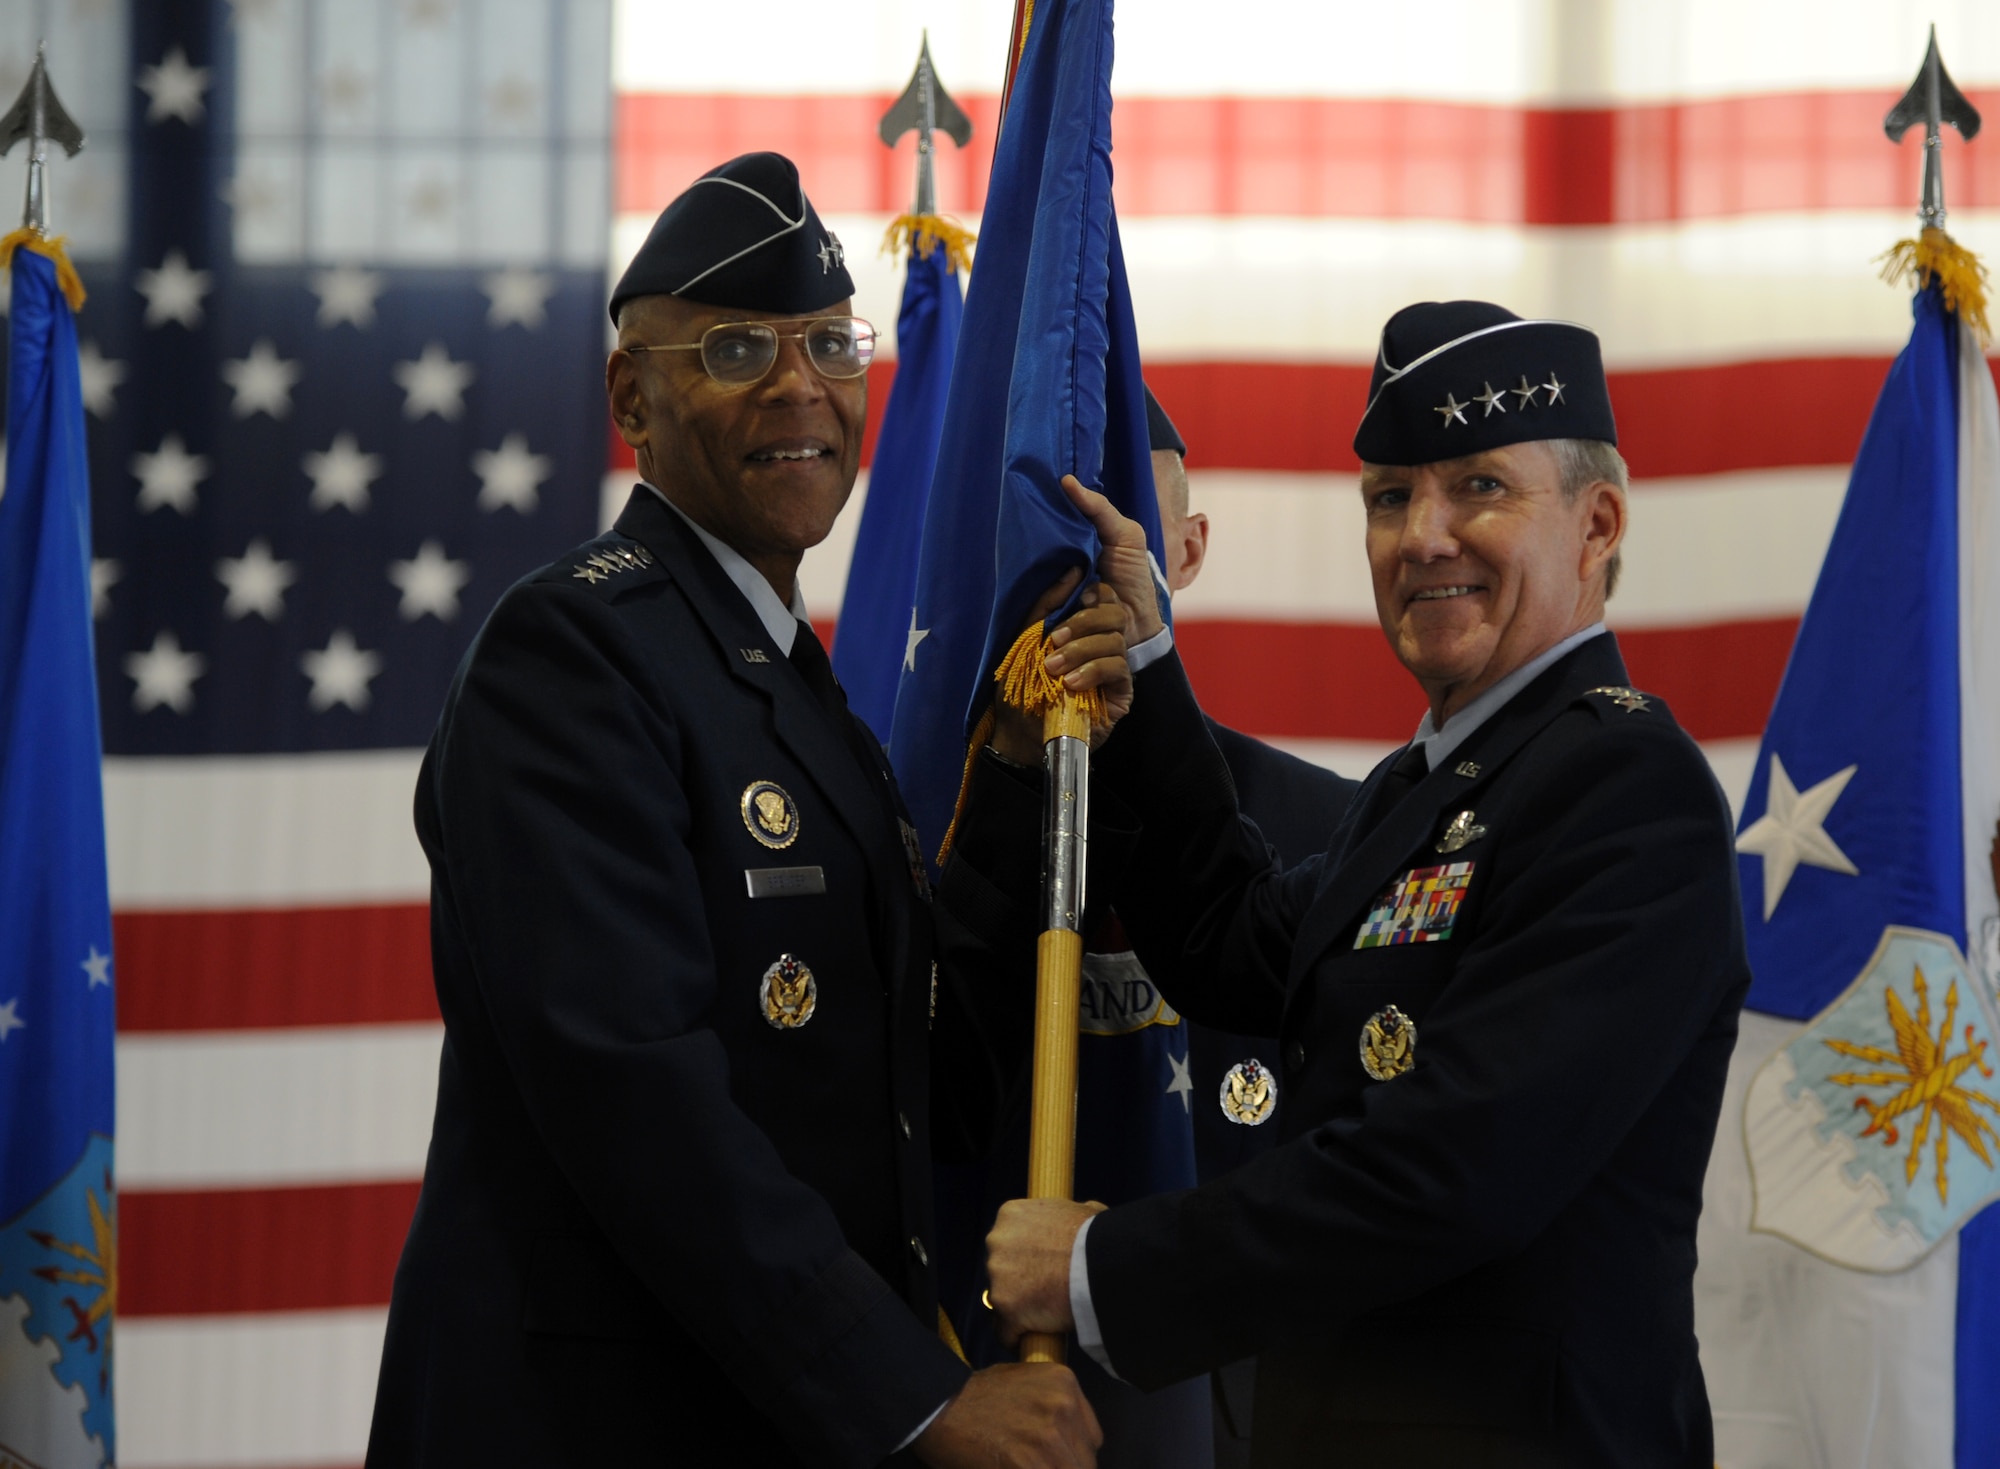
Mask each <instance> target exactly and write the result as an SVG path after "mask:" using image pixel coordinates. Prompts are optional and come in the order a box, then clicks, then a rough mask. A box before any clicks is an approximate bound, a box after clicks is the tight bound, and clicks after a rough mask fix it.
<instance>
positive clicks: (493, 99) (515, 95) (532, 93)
mask: <svg viewBox="0 0 2000 1469" xmlns="http://www.w3.org/2000/svg"><path fill="white" fill-rule="evenodd" d="M540 97H541V93H540V92H538V91H537V90H536V88H535V84H534V83H533V82H531V81H529V80H528V79H527V78H526V77H522V76H508V77H502V78H501V79H500V80H499V81H498V82H497V83H495V84H494V85H493V86H492V87H491V88H489V89H488V90H487V93H486V105H487V107H488V108H489V109H490V110H491V111H492V113H493V115H494V116H495V117H496V118H499V119H500V120H502V121H511V120H514V119H519V120H520V121H522V122H531V121H533V120H534V116H535V103H536V102H537V101H538V100H539V99H540Z"/></svg>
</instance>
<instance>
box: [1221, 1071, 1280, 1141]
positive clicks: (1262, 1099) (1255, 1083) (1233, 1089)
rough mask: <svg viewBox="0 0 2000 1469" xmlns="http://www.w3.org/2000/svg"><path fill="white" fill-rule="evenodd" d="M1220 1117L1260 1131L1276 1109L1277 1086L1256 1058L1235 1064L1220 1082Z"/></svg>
mask: <svg viewBox="0 0 2000 1469" xmlns="http://www.w3.org/2000/svg"><path fill="white" fill-rule="evenodd" d="M1221 1101H1222V1115H1223V1116H1224V1117H1227V1118H1228V1119H1229V1120H1230V1121H1231V1122H1239V1123H1241V1124H1242V1125H1243V1126H1245V1127H1260V1126H1262V1125H1263V1124H1264V1123H1265V1122H1266V1121H1268V1120H1269V1118H1270V1116H1271V1113H1272V1111H1273V1110H1275V1109H1276V1107H1277V1105H1278V1083H1277V1082H1275V1081H1273V1080H1272V1079H1271V1073H1270V1072H1268V1071H1266V1070H1265V1069H1264V1063H1263V1062H1261V1061H1259V1060H1258V1059H1257V1058H1256V1057H1255V1056H1252V1057H1250V1058H1249V1059H1248V1060H1246V1061H1238V1062H1237V1063H1236V1064H1235V1065H1234V1066H1232V1067H1230V1068H1229V1070H1228V1071H1227V1072H1226V1073H1225V1074H1224V1076H1223V1078H1222V1097H1221Z"/></svg>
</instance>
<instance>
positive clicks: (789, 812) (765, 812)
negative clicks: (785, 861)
mask: <svg viewBox="0 0 2000 1469" xmlns="http://www.w3.org/2000/svg"><path fill="white" fill-rule="evenodd" d="M742 810H743V824H744V826H746V827H748V828H749V830H750V835H751V836H753V837H755V838H757V840H758V841H760V842H762V843H763V844H764V845H765V846H767V847H770V848H771V849H772V850H774V851H776V850H778V849H780V848H783V847H789V846H790V845H791V844H792V843H793V842H795V841H797V840H798V839H799V803H798V802H797V801H794V800H793V799H792V793H791V792H790V791H788V790H786V789H785V788H784V787H783V786H781V785H779V784H778V783H777V782H776V781H775V780H753V781H751V782H750V784H748V785H747V786H745V787H743V802H742Z"/></svg>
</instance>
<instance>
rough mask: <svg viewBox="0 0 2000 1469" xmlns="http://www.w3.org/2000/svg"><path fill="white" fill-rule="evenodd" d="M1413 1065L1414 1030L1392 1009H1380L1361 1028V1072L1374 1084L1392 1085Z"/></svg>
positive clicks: (1409, 1021)
mask: <svg viewBox="0 0 2000 1469" xmlns="http://www.w3.org/2000/svg"><path fill="white" fill-rule="evenodd" d="M1416 1064H1417V1026H1416V1022H1415V1021H1413V1020H1411V1019H1410V1017H1409V1016H1407V1015H1405V1014H1404V1013H1403V1012H1402V1011H1401V1010H1398V1009H1397V1008H1396V1007H1395V1006H1394V1005H1384V1006H1383V1007H1382V1008H1381V1009H1379V1010H1377V1011H1376V1012H1375V1013H1374V1014H1373V1015H1370V1016H1369V1017H1368V1021H1367V1023H1366V1024H1365V1025H1363V1026H1362V1027H1361V1069H1362V1070H1363V1071H1365V1072H1367V1073H1368V1074H1369V1076H1371V1077H1372V1078H1374V1079H1375V1080H1376V1081H1394V1080H1395V1079H1396V1078H1397V1077H1399V1076H1401V1075H1402V1074H1403V1073H1404V1072H1405V1071H1408V1070H1409V1069H1410V1068H1411V1067H1412V1066H1414V1065H1416Z"/></svg>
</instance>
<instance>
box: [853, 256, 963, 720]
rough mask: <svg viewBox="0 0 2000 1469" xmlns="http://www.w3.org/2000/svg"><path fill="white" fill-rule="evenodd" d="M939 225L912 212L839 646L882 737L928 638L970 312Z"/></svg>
mask: <svg viewBox="0 0 2000 1469" xmlns="http://www.w3.org/2000/svg"><path fill="white" fill-rule="evenodd" d="M899 223H900V221H899ZM938 226H942V227H943V228H944V229H946V230H949V228H950V227H949V226H948V225H945V224H944V222H943V221H940V220H936V219H930V218H926V217H910V218H909V229H908V233H909V236H910V239H909V251H908V255H907V257H906V261H907V265H908V269H909V273H908V276H907V277H906V279H905V280H904V282H903V305H902V309H901V310H900V311H899V312H898V313H897V316H896V358H897V362H896V377H895V381H894V383H893V384H892V385H891V387H890V389H889V402H888V405H887V406H886V407H885V408H884V409H883V412H882V430H881V433H880V435H879V436H878V437H877V438H876V440H875V459H874V463H873V465H872V466H871V467H870V468H869V471H868V497H867V500H866V502H865V503H864V504H863V505H862V508H861V528H860V530H859V532H858V533H857V534H856V536H855V539H854V556H853V559H852V560H850V561H849V562H848V566H847V591H846V594H845V595H844V596H843V597H842V599H841V603H840V627H839V631H838V632H837V633H836V634H835V636H834V643H833V671H834V673H835V675H836V676H837V677H838V678H839V679H840V684H841V687H842V688H843V689H845V690H846V692H847V706H848V707H849V708H850V709H852V710H853V711H854V712H855V713H856V714H859V715H860V716H861V717H862V719H863V720H865V721H866V722H867V725H868V727H869V728H870V729H872V730H873V731H874V732H875V737H876V738H877V739H878V740H881V741H882V742H883V743H884V744H887V743H888V740H889V731H890V724H891V721H892V720H893V719H894V717H895V712H896V685H897V683H898V682H899V681H900V679H901V677H902V674H903V672H904V670H905V669H908V668H912V667H914V666H915V660H916V656H917V649H918V648H919V647H920V646H922V644H923V641H924V638H925V636H926V635H925V634H924V633H923V632H921V631H920V630H919V629H918V627H917V617H916V610H915V609H916V600H917V595H916V587H917V554H918V550H919V548H920V545H921V542H922V538H923V530H924V508H925V505H926V504H927V502H928V501H929V499H930V490H931V470H932V467H933V466H934V465H935V464H936V463H937V455H938V439H939V436H940V435H941V433H942V432H943V429H944V414H945V393H946V391H947V390H948V389H949V388H950V386H951V362H952V355H953V354H954V353H955V352H956V351H957V350H958V333H959V324H960V322H961V321H962V320H963V319H964V316H965V300H964V296H963V295H962V289H963V288H962V287H961V285H960V283H959V280H960V272H959V262H960V261H962V260H963V259H964V258H965V257H964V245H963V244H961V243H960V242H959V239H958V238H957V237H955V236H954V235H951V234H946V235H945V237H944V238H940V236H939V234H938V233H934V232H933V229H934V228H935V227H938Z"/></svg>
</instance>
